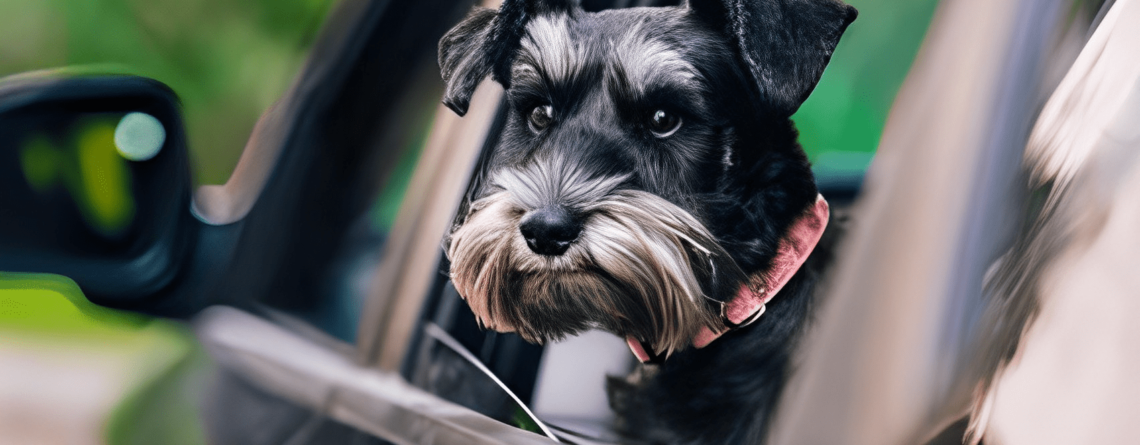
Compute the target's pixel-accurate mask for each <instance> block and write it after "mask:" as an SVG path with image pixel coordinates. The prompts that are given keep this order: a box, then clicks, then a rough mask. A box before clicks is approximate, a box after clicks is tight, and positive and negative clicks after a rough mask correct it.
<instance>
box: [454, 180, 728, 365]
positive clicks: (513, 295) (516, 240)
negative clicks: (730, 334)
mask: <svg viewBox="0 0 1140 445" xmlns="http://www.w3.org/2000/svg"><path fill="white" fill-rule="evenodd" d="M624 182H625V178H623V177H591V176H589V175H587V174H586V173H584V172H582V171H581V170H580V169H578V168H575V167H574V166H573V165H571V164H568V163H565V162H561V161H558V160H553V161H546V162H535V163H532V164H530V165H529V166H528V167H526V168H524V169H518V170H506V171H501V172H498V173H496V174H495V175H494V176H493V177H492V184H493V189H492V192H491V193H490V194H488V195H487V196H485V197H484V198H482V199H479V200H477V201H475V202H473V203H472V205H471V207H470V210H469V212H468V214H467V215H466V218H465V219H464V221H463V223H462V224H460V225H459V226H458V227H456V228H455V230H454V231H453V232H452V235H451V239H450V246H449V248H448V252H447V253H448V257H449V258H450V260H451V278H452V281H453V283H454V284H455V287H456V289H457V290H458V291H459V294H460V295H462V296H463V297H464V299H465V300H466V301H467V303H468V304H469V305H470V306H471V309H472V311H473V312H474V313H475V315H476V317H477V318H478V319H479V322H480V323H481V324H482V325H483V326H485V327H488V328H491V329H494V330H496V331H500V332H517V333H518V334H519V335H521V336H522V337H523V338H525V339H527V340H529V341H533V342H543V341H547V340H554V339H559V338H562V337H563V336H565V335H570V334H574V333H577V332H581V331H584V330H587V329H592V328H600V329H604V330H608V331H610V332H614V333H616V334H618V335H622V336H628V337H631V338H636V339H638V340H639V341H641V342H645V343H646V344H648V345H650V348H651V349H652V350H654V351H656V352H658V353H664V354H669V353H671V352H672V351H674V350H677V349H681V348H684V347H687V346H689V345H690V344H691V342H692V340H693V338H695V336H696V335H698V334H699V333H700V332H701V331H702V329H704V330H708V329H712V330H717V331H719V330H720V329H721V328H722V327H723V326H722V322H721V320H720V307H719V302H716V301H712V300H710V299H709V298H708V297H707V295H712V294H713V292H714V291H716V290H719V289H729V288H731V289H736V288H738V287H739V286H740V285H741V284H744V283H745V280H746V279H747V277H745V275H744V273H743V272H742V271H741V270H740V268H739V267H738V266H737V265H736V263H735V262H734V261H733V260H732V259H731V258H730V256H729V255H728V253H727V252H725V251H724V249H723V248H722V247H721V246H720V245H719V244H718V243H717V242H716V240H715V239H714V237H713V236H712V234H711V233H710V232H709V231H708V230H707V229H706V228H705V227H704V226H703V225H702V224H701V223H700V222H699V221H697V219H696V218H694V217H693V216H692V215H690V214H689V213H688V212H686V211H685V210H683V209H681V208H680V207H678V206H676V205H674V204H672V203H671V202H669V201H667V200H665V199H663V198H661V197H659V196H656V195H653V194H651V193H647V192H644V191H640V190H630V189H626V188H622V187H621V186H622V184H623V183H624ZM730 292H731V291H730Z"/></svg>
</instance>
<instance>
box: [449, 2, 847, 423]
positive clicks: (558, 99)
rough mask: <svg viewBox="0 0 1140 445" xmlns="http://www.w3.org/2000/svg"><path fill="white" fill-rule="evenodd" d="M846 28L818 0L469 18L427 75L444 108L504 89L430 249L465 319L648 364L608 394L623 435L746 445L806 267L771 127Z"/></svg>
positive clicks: (800, 315) (813, 191)
mask: <svg viewBox="0 0 1140 445" xmlns="http://www.w3.org/2000/svg"><path fill="white" fill-rule="evenodd" d="M856 15H857V11H856V10H855V9H854V8H853V7H851V6H848V5H845V4H843V3H841V2H839V1H838V0H690V1H688V2H687V3H685V4H683V5H680V6H673V7H650V8H630V9H618V10H605V11H600V12H586V11H584V10H583V9H582V8H581V7H580V6H579V5H578V4H577V3H576V2H574V1H568V0H531V1H521V0H519V1H514V0H506V1H504V2H503V4H502V6H501V7H500V8H499V9H498V10H492V9H486V8H476V9H474V10H473V11H472V12H471V13H470V14H469V15H468V16H467V18H465V19H464V20H463V21H462V22H461V23H460V24H458V25H457V26H456V27H455V28H453V29H452V30H451V31H450V32H448V33H447V34H446V35H445V36H444V37H443V39H442V40H441V41H440V45H439V63H440V67H441V71H442V76H443V79H444V82H445V84H446V89H445V93H444V99H443V102H444V104H445V105H446V106H448V107H449V108H451V109H452V110H453V111H455V112H456V113H458V114H459V115H463V114H465V113H466V111H467V108H468V105H469V102H470V99H471V96H472V94H473V91H474V89H475V87H476V85H477V84H478V83H479V82H481V81H482V80H483V79H485V78H487V77H488V76H490V77H491V78H492V79H493V80H494V81H496V82H498V83H500V84H501V85H502V86H503V87H504V88H505V91H506V97H507V100H506V106H507V108H508V110H507V116H506V121H505V124H504V127H503V130H502V133H501V136H500V138H499V141H498V142H497V144H496V145H495V146H494V147H493V149H492V151H491V153H490V154H489V157H488V158H487V159H486V161H485V162H484V165H483V166H481V168H480V172H479V174H477V179H476V181H475V182H474V183H473V185H472V188H471V191H470V192H469V196H468V198H467V199H465V201H464V203H463V205H462V207H461V208H460V212H459V214H458V215H457V218H456V222H455V224H454V226H453V228H452V230H451V232H450V234H449V235H448V237H447V239H446V240H445V243H444V244H445V249H446V253H447V256H448V258H449V260H450V262H451V266H450V267H451V270H450V276H451V279H452V282H453V284H454V285H455V287H456V289H457V290H458V291H459V293H460V295H461V296H462V297H463V298H464V299H465V300H466V302H467V303H468V305H469V306H470V307H471V309H472V311H473V312H474V313H475V315H476V317H477V318H478V321H479V323H480V325H481V326H483V327H485V328H489V329H492V330H495V331H498V332H514V333H517V334H518V335H520V336H522V337H523V338H524V339H526V340H527V341H531V342H536V343H541V342H546V341H552V340H557V339H560V338H563V337H565V336H567V335H573V334H576V333H579V332H582V331H584V330H588V329H603V330H606V331H609V332H612V333H615V334H617V335H619V336H621V337H623V338H625V339H626V340H627V342H628V343H629V346H630V349H631V350H632V351H633V353H634V354H635V355H636V356H637V357H638V358H639V359H641V360H642V361H643V362H646V363H648V364H647V365H646V366H645V367H643V368H642V370H641V371H640V372H635V375H634V376H631V378H629V379H618V378H611V381H610V384H609V388H608V389H609V393H610V402H611V405H612V406H613V407H614V409H615V411H616V413H617V418H618V422H617V425H618V427H617V428H618V430H619V432H620V433H621V434H622V435H623V437H624V438H625V439H626V440H628V441H629V442H632V443H667V444H676V443H716V444H724V443H750V444H751V443H762V442H763V441H764V437H765V434H766V430H767V428H768V423H769V419H770V417H771V415H772V413H773V411H774V409H775V406H776V403H777V401H778V399H779V397H780V393H781V388H782V387H783V385H784V384H785V382H786V380H787V379H788V376H789V373H790V369H789V360H790V358H791V357H792V354H793V351H794V350H795V347H796V344H797V341H798V339H799V337H800V336H801V334H802V332H803V331H804V329H805V326H806V325H807V322H808V320H809V317H810V314H811V312H812V308H813V306H814V304H813V296H812V295H813V292H812V288H813V286H814V285H815V283H816V281H817V279H818V276H819V273H820V272H819V268H820V267H822V264H823V263H824V262H825V261H824V258H823V257H825V256H826V255H827V254H826V252H825V251H824V250H825V249H821V248H817V247H816V246H817V244H818V243H819V239H820V237H821V233H822V232H823V231H824V230H825V227H826V226H827V222H828V220H829V217H828V205H827V202H826V201H824V200H823V199H822V198H821V197H820V195H819V192H818V190H817V188H816V184H815V180H814V177H813V176H812V171H811V168H810V164H809V162H808V159H807V156H806V155H805V153H804V151H803V149H802V148H801V147H800V145H799V144H798V143H797V132H796V129H795V127H794V125H793V123H792V121H791V120H790V116H791V115H792V114H793V113H794V112H795V111H796V110H797V109H798V108H799V106H800V104H801V103H802V102H803V101H804V100H805V99H806V98H807V96H808V95H809V94H810V93H811V91H812V89H813V88H814V87H815V85H816V83H817V82H818V81H819V78H820V76H821V75H822V73H823V71H824V68H825V67H826V65H827V63H828V61H829V60H830V57H831V54H832V52H833V51H834V49H835V46H836V45H837V44H838V42H839V39H840V37H841V36H842V35H843V33H844V31H845V30H846V28H847V26H848V25H849V24H850V23H851V22H852V21H853V20H854V19H855V17H856ZM809 256H810V258H809Z"/></svg>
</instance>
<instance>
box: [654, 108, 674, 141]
mask: <svg viewBox="0 0 1140 445" xmlns="http://www.w3.org/2000/svg"><path fill="white" fill-rule="evenodd" d="M680 128H681V116H677V115H676V114H673V113H670V112H668V111H665V110H657V111H654V112H653V116H652V117H650V118H649V130H650V131H652V132H653V134H654V135H656V136H657V137H659V138H664V137H669V136H672V135H673V133H676V132H677V130H678V129H680Z"/></svg>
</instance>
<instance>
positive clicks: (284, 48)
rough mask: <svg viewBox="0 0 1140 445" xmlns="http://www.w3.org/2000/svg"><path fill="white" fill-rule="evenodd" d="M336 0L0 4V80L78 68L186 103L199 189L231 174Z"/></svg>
mask: <svg viewBox="0 0 1140 445" xmlns="http://www.w3.org/2000/svg"><path fill="white" fill-rule="evenodd" d="M334 3H335V2H334V1H333V0H241V1H239V0H0V75H8V74H13V73H18V72H22V71H29V70H38V69H46V68H57V67H62V66H74V65H95V66H93V67H90V68H92V69H94V70H96V71H103V72H115V73H129V74H137V75H142V76H147V77H152V78H155V79H158V80H160V81H162V82H164V83H166V84H167V85H170V87H171V88H173V89H174V91H175V92H176V93H177V94H178V95H179V97H180V98H181V99H182V103H183V106H184V112H185V119H186V125H187V127H188V128H187V130H188V138H189V143H190V147H191V150H192V151H193V162H194V163H195V170H196V171H195V181H196V182H197V183H198V184H220V183H223V182H225V180H226V179H227V178H229V175H230V172H232V171H233V168H234V166H235V165H236V164H237V158H238V156H239V155H240V154H241V149H242V148H243V146H244V145H245V141H246V139H247V138H248V137H249V133H250V130H251V129H252V128H253V124H254V122H256V121H257V117H258V116H260V115H261V113H262V111H264V110H265V109H266V108H267V107H268V106H269V105H270V104H272V103H273V102H274V101H275V100H276V99H277V98H278V97H279V96H280V95H281V94H282V93H283V92H284V91H285V90H286V89H287V88H288V86H289V84H290V82H291V81H292V79H293V77H294V75H295V74H296V73H297V71H298V69H299V68H300V66H301V64H302V62H303V61H304V57H305V54H306V50H307V49H308V47H309V45H310V43H311V42H312V40H313V38H314V37H315V36H316V34H317V32H318V31H319V29H320V25H321V22H322V21H323V20H324V17H325V15H326V14H327V13H328V11H329V9H330V8H331V7H332V5H333V4H334Z"/></svg>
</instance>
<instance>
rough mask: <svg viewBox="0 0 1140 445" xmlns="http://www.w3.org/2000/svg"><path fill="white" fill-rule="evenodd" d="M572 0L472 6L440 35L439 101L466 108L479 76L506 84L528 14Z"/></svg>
mask: <svg viewBox="0 0 1140 445" xmlns="http://www.w3.org/2000/svg"><path fill="white" fill-rule="evenodd" d="M577 5H578V3H577V1H575V0H504V1H503V5H502V6H500V7H499V10H498V11H495V10H493V9H488V8H480V7H476V8H475V9H474V10H472V11H471V13H470V14H468V15H467V18H465V19H463V21H462V22H460V23H459V24H458V25H456V26H455V27H454V28H452V29H451V31H448V32H447V34H446V35H444V36H443V39H441V40H440V41H439V68H440V71H441V72H442V74H443V81H444V83H446V84H447V87H446V90H445V92H444V95H443V104H444V105H447V107H448V108H451V110H452V111H454V112H455V113H456V114H459V115H460V116H463V115H464V114H467V107H468V105H470V104H471V95H472V94H474V93H475V87H476V86H478V85H479V82H481V81H482V80H483V78H485V77H487V76H488V75H491V76H492V78H493V79H494V80H495V81H496V82H499V83H500V84H502V85H503V87H504V88H510V82H511V79H510V74H511V63H512V62H513V61H514V58H515V54H516V53H517V52H518V49H519V45H520V41H521V39H522V35H523V33H524V32H526V25H527V23H529V22H530V19H531V18H533V17H536V16H539V15H544V14H554V13H566V14H569V13H572V12H573V11H574V9H575V8H576V7H577Z"/></svg>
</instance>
